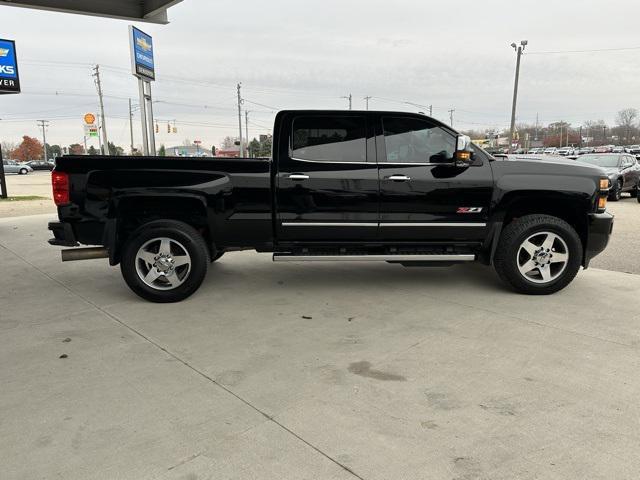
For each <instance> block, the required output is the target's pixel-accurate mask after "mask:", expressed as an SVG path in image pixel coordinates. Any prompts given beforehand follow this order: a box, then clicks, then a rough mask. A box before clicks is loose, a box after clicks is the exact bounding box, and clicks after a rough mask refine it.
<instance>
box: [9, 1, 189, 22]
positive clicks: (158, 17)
mask: <svg viewBox="0 0 640 480" xmlns="http://www.w3.org/2000/svg"><path fill="white" fill-rule="evenodd" d="M181 1H182V0H92V1H80V0H0V6H2V5H10V6H14V7H25V8H38V9H41V10H51V11H55V12H67V13H79V14H83V15H93V16H98V17H110V18H120V19H124V20H136V21H142V22H149V23H161V24H166V23H169V20H168V17H167V9H168V8H169V7H172V6H173V5H175V4H177V3H180V2H181Z"/></svg>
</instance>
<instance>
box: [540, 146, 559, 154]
mask: <svg viewBox="0 0 640 480" xmlns="http://www.w3.org/2000/svg"><path fill="white" fill-rule="evenodd" d="M542 153H544V154H545V155H555V154H556V153H558V149H557V148H556V147H549V148H545V149H544V151H543V152H542Z"/></svg>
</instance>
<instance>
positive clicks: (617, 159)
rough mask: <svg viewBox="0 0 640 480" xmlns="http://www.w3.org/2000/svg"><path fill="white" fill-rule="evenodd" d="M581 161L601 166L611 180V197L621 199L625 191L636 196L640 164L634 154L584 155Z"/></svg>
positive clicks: (639, 182)
mask: <svg viewBox="0 0 640 480" xmlns="http://www.w3.org/2000/svg"><path fill="white" fill-rule="evenodd" d="M579 161H580V162H583V163H588V164H590V165H596V166H598V167H601V168H602V169H603V170H604V171H605V172H606V173H607V176H608V177H609V181H610V182H611V193H610V195H609V199H610V200H613V201H617V200H620V197H621V196H622V193H623V192H629V193H630V194H631V196H632V197H635V196H636V195H637V193H638V188H640V165H639V164H638V161H637V160H636V158H635V157H634V156H633V155H629V154H626V153H625V154H619V153H607V154H595V153H594V154H591V155H583V156H581V157H580V159H579Z"/></svg>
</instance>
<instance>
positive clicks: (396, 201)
mask: <svg viewBox="0 0 640 480" xmlns="http://www.w3.org/2000/svg"><path fill="white" fill-rule="evenodd" d="M376 128H377V136H376V144H377V150H378V162H379V163H378V165H379V169H380V171H379V177H380V239H381V240H383V241H403V242H416V243H424V242H433V241H446V242H455V241H472V242H476V241H481V240H483V239H484V238H485V236H486V233H487V221H488V218H489V207H490V203H491V195H492V191H493V175H492V172H491V167H490V165H489V162H488V159H487V158H484V159H483V158H479V157H480V153H478V154H477V155H476V161H474V162H473V164H472V166H468V167H456V166H455V165H454V164H453V157H454V152H455V148H456V135H455V134H454V133H453V132H452V131H451V130H449V129H447V128H445V127H443V126H442V125H440V124H438V123H437V122H434V121H433V120H431V119H429V118H426V117H422V116H418V115H414V116H411V115H407V116H404V115H402V114H380V116H379V117H378V118H377V120H376ZM482 156H483V157H484V155H482Z"/></svg>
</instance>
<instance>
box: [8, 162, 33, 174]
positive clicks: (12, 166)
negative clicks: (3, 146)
mask: <svg viewBox="0 0 640 480" xmlns="http://www.w3.org/2000/svg"><path fill="white" fill-rule="evenodd" d="M2 165H3V166H4V173H17V174H19V175H26V174H27V173H29V172H33V168H31V167H30V166H29V165H25V164H24V163H18V162H14V161H13V160H2Z"/></svg>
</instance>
